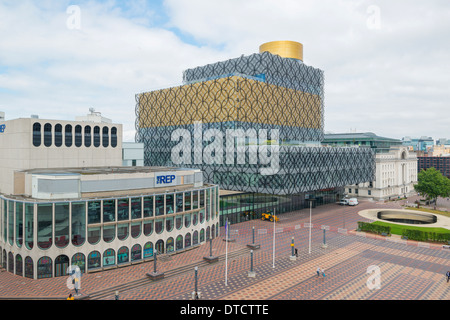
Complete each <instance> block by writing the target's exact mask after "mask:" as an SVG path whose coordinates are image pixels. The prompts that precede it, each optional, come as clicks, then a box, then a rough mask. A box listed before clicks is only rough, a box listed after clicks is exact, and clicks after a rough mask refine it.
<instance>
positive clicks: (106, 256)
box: [103, 249, 116, 267]
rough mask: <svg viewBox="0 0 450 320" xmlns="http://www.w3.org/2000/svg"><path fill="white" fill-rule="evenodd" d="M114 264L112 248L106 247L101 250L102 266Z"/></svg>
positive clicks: (114, 256)
mask: <svg viewBox="0 0 450 320" xmlns="http://www.w3.org/2000/svg"><path fill="white" fill-rule="evenodd" d="M115 264H116V252H115V251H114V249H107V250H105V251H104V252H103V266H104V267H108V266H113V265H115Z"/></svg>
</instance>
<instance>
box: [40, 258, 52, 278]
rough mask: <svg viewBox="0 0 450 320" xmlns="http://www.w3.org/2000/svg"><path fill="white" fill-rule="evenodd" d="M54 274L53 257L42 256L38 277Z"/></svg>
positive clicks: (47, 276)
mask: <svg viewBox="0 0 450 320" xmlns="http://www.w3.org/2000/svg"><path fill="white" fill-rule="evenodd" d="M52 276H53V273H52V259H50V258H49V257H42V258H40V259H39V260H38V263H37V278H38V279H43V278H51V277H52Z"/></svg>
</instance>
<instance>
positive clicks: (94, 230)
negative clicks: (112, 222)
mask: <svg viewBox="0 0 450 320" xmlns="http://www.w3.org/2000/svg"><path fill="white" fill-rule="evenodd" d="M100 231H101V230H100V227H88V242H89V243H90V244H97V243H98V242H99V241H100Z"/></svg>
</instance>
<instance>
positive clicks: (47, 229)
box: [37, 203, 53, 249]
mask: <svg viewBox="0 0 450 320" xmlns="http://www.w3.org/2000/svg"><path fill="white" fill-rule="evenodd" d="M52 211H53V206H52V204H51V203H42V204H41V203H40V204H38V205H37V238H38V247H39V249H48V248H50V247H51V245H52V238H53V231H52V229H53V228H52V227H53V226H52V224H53V217H52Z"/></svg>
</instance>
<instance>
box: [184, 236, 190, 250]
mask: <svg viewBox="0 0 450 320" xmlns="http://www.w3.org/2000/svg"><path fill="white" fill-rule="evenodd" d="M190 246H191V234H190V233H189V232H188V233H186V235H185V236H184V247H185V248H189V247H190Z"/></svg>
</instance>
